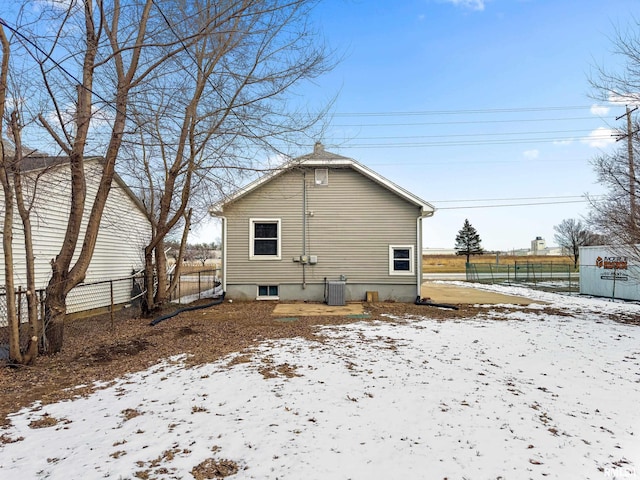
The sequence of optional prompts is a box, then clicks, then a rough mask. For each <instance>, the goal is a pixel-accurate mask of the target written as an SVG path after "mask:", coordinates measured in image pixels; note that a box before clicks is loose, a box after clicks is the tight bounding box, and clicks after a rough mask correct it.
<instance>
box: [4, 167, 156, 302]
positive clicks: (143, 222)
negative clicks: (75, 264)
mask: <svg viewBox="0 0 640 480" xmlns="http://www.w3.org/2000/svg"><path fill="white" fill-rule="evenodd" d="M86 169H87V197H86V198H87V200H86V204H85V215H84V220H83V224H82V228H81V236H80V238H79V240H78V244H77V247H76V255H75V256H74V261H75V259H77V256H78V255H79V252H80V250H81V248H82V242H83V241H84V236H83V234H82V233H83V232H84V228H85V226H86V223H87V220H88V217H89V215H90V211H91V206H92V203H93V198H94V197H95V194H96V191H97V188H98V184H97V178H98V172H99V171H100V165H99V164H98V163H97V162H96V161H89V162H87V164H86ZM1 195H2V192H0V197H1ZM70 201H71V185H70V182H69V167H68V165H65V166H60V167H56V168H54V169H51V170H49V171H47V173H46V174H44V175H43V176H42V177H41V178H40V179H39V180H38V187H37V197H36V204H35V208H34V211H33V212H32V214H31V222H32V228H33V247H34V255H35V260H36V261H35V263H36V288H45V287H46V285H47V283H48V281H49V278H50V276H51V266H50V261H51V260H52V259H53V258H54V257H55V256H56V255H57V254H58V252H59V251H60V248H61V246H62V240H63V238H64V235H65V232H66V226H67V219H68V214H69V205H70ZM0 222H1V219H0ZM149 236H150V226H149V222H148V220H147V219H146V217H145V215H144V214H143V212H142V211H141V210H140V209H139V208H138V206H137V205H136V203H135V202H134V201H133V199H132V198H131V197H130V196H129V195H128V194H127V193H126V192H125V190H124V189H123V188H122V187H121V186H120V184H119V183H117V182H116V181H114V182H113V185H112V188H111V191H110V193H109V197H108V199H107V202H106V206H105V210H104V213H103V218H102V221H101V224H100V230H99V233H98V238H97V242H96V247H95V251H94V255H93V258H92V260H91V263H90V265H89V268H88V270H87V274H86V278H85V282H95V281H100V280H111V279H118V278H123V277H127V276H129V275H131V271H132V269H140V268H141V266H142V265H143V254H142V249H143V248H144V246H145V244H146V241H147V240H148V238H149ZM13 250H14V271H15V277H14V279H15V285H16V287H18V286H24V285H25V284H26V262H25V254H24V235H23V232H22V223H21V221H20V218H19V216H18V215H17V212H16V215H15V220H14V228H13ZM0 251H2V245H0ZM3 255H4V252H3ZM4 283H5V279H4V268H3V269H2V272H0V284H2V285H3V284H4ZM125 285H126V286H125ZM100 288H102V287H100ZM105 288H106V289H107V290H106V292H98V287H96V288H95V289H93V290H92V291H91V293H90V297H91V298H90V299H87V298H86V297H87V295H88V290H85V292H84V293H82V292H74V291H72V292H71V293H70V294H69V297H68V305H69V313H72V312H73V311H78V310H85V309H91V308H96V307H100V306H105V305H108V304H109V301H110V291H109V286H108V285H107V286H106V287H105ZM103 290H104V289H103ZM130 292H131V282H121V284H119V285H118V286H117V287H116V289H115V291H114V294H115V295H116V300H121V301H127V300H128V299H129V298H130ZM80 298H82V301H81V302H79V299H80ZM105 302H106V303H105ZM116 303H120V302H118V301H116Z"/></svg>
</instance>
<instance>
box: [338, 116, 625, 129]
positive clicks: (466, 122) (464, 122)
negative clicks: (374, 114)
mask: <svg viewBox="0 0 640 480" xmlns="http://www.w3.org/2000/svg"><path fill="white" fill-rule="evenodd" d="M598 118H599V119H602V120H607V119H614V118H615V117H613V116H607V117H598ZM575 120H594V117H593V116H590V117H560V118H558V117H556V118H515V119H509V120H456V121H449V122H411V123H333V124H331V126H332V127H362V128H368V127H414V126H415V127H419V126H423V125H473V124H483V125H484V124H489V123H525V122H527V123H528V122H563V121H575Z"/></svg>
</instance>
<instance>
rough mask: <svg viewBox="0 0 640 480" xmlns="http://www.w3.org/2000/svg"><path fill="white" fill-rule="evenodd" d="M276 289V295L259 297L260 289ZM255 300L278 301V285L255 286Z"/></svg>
mask: <svg viewBox="0 0 640 480" xmlns="http://www.w3.org/2000/svg"><path fill="white" fill-rule="evenodd" d="M262 286H264V287H267V290H268V288H269V287H278V295H260V287H262ZM256 300H280V286H279V285H257V286H256Z"/></svg>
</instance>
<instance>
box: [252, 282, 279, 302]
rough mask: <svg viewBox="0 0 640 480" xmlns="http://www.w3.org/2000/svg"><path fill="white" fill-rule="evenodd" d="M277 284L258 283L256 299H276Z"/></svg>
mask: <svg viewBox="0 0 640 480" xmlns="http://www.w3.org/2000/svg"><path fill="white" fill-rule="evenodd" d="M278 293H279V292H278V286H277V285H258V296H257V297H256V300H278V299H279V297H278Z"/></svg>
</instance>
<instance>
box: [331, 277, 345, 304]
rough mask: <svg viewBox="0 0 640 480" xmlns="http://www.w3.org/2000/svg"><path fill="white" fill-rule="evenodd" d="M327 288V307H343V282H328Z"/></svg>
mask: <svg viewBox="0 0 640 480" xmlns="http://www.w3.org/2000/svg"><path fill="white" fill-rule="evenodd" d="M327 287H328V289H327V305H330V306H341V305H344V304H345V301H344V291H345V282H329V283H328V284H327Z"/></svg>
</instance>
